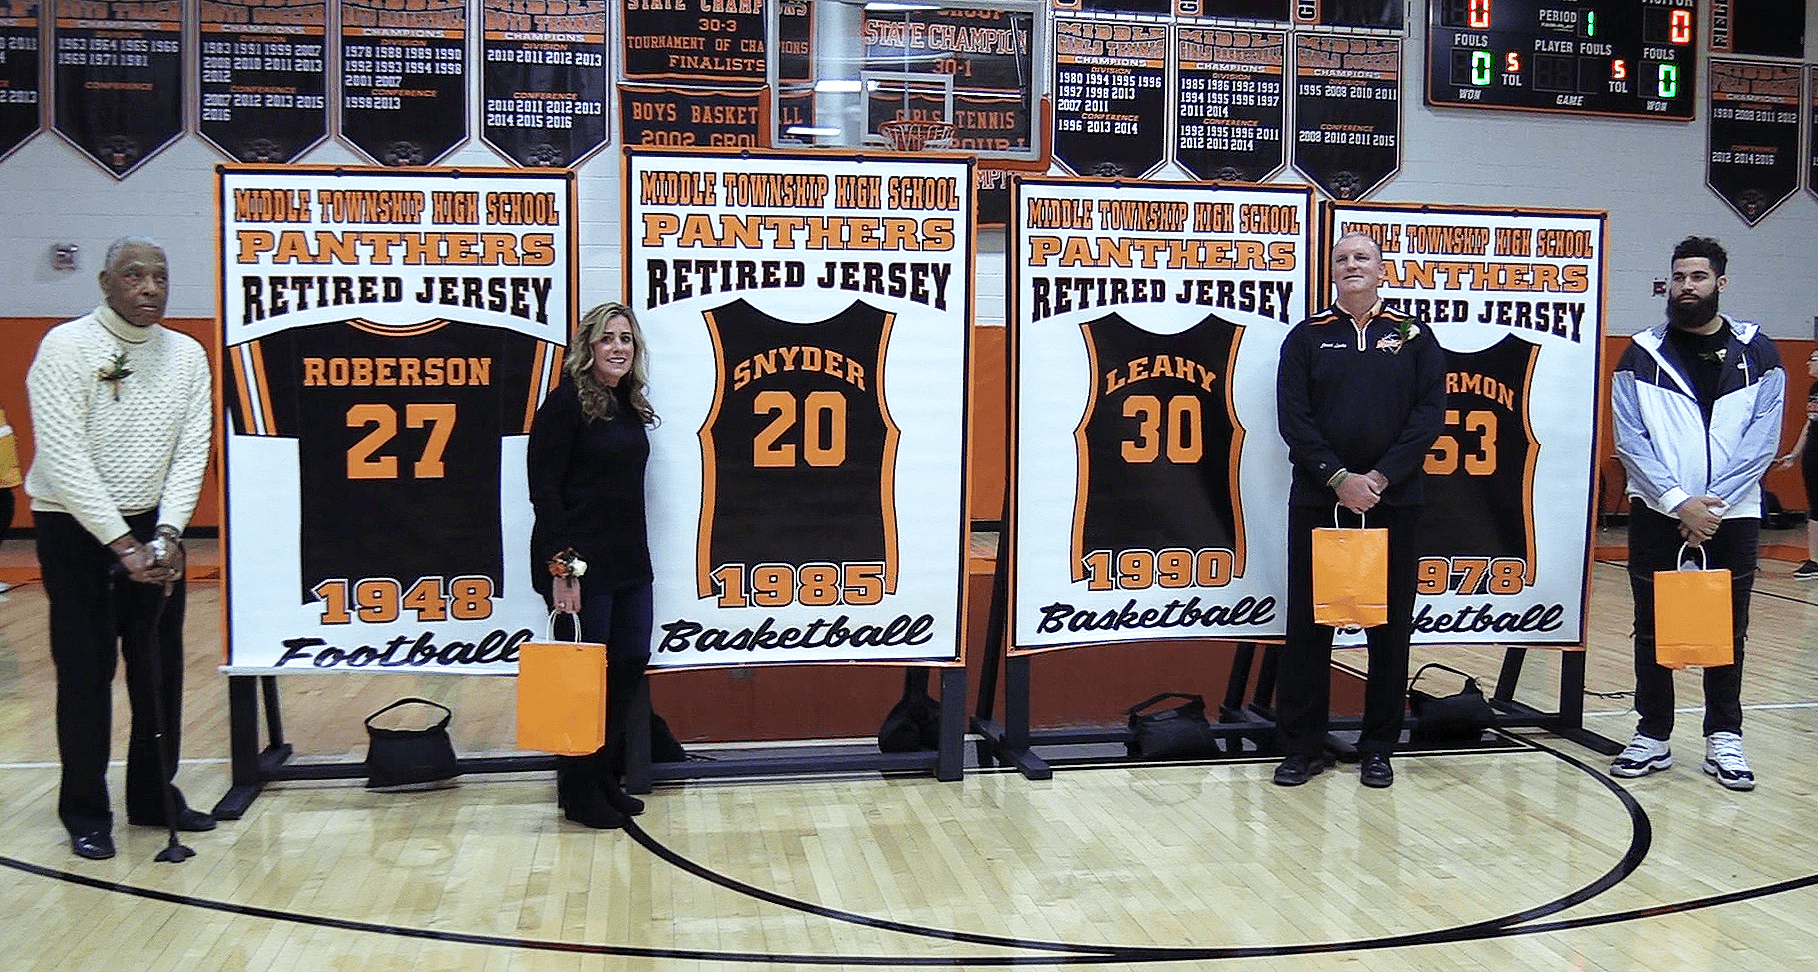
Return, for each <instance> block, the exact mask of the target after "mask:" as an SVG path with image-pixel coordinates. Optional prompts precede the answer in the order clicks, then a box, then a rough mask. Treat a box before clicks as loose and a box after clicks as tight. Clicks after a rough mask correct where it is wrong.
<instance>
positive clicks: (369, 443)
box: [347, 402, 455, 479]
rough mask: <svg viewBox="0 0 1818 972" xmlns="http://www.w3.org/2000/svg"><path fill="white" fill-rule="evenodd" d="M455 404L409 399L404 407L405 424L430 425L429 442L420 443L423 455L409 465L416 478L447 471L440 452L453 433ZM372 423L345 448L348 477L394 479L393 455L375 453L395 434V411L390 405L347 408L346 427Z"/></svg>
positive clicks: (439, 476) (395, 458)
mask: <svg viewBox="0 0 1818 972" xmlns="http://www.w3.org/2000/svg"><path fill="white" fill-rule="evenodd" d="M454 423H455V406H454V405H453V403H450V402H411V403H410V404H408V405H405V406H404V424H405V426H407V427H409V428H413V429H420V428H422V427H424V426H425V425H427V426H429V441H427V442H425V443H423V454H422V455H421V456H419V457H417V461H416V462H414V463H412V464H411V467H410V474H411V476H412V477H414V478H416V479H441V478H442V476H443V475H444V474H445V473H446V471H447V470H446V468H445V467H444V466H443V465H442V453H443V451H444V450H446V449H447V448H448V437H449V436H450V435H452V434H454ZM366 426H371V427H372V431H370V432H368V433H366V434H365V435H363V436H361V437H360V441H358V442H356V443H354V444H353V446H352V447H350V448H349V449H348V450H347V478H348V479H396V478H398V459H397V457H396V456H375V455H374V453H376V452H378V451H379V450H380V449H381V448H383V447H384V446H385V443H387V442H390V441H391V440H392V439H393V438H394V437H395V436H396V435H397V434H398V411H397V409H395V408H392V407H391V406H390V405H353V406H350V407H349V408H348V409H347V427H348V428H350V429H358V428H363V427H366Z"/></svg>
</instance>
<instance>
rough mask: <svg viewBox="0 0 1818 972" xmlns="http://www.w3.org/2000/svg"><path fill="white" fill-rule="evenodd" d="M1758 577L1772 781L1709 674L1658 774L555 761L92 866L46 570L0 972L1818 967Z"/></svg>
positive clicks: (0, 788)
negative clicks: (65, 768)
mask: <svg viewBox="0 0 1818 972" xmlns="http://www.w3.org/2000/svg"><path fill="white" fill-rule="evenodd" d="M6 546H7V547H8V548H9V549H8V550H7V551H6V553H7V554H8V555H10V556H11V557H14V558H16V557H18V556H19V554H20V553H26V555H27V556H29V553H27V551H29V543H19V542H13V543H8V544H7V545H6ZM21 548H23V549H21ZM1764 568H1765V570H1764V576H1763V577H1762V578H1761V580H1760V581H1759V583H1758V584H1757V586H1756V595H1755V600H1754V606H1753V610H1754V620H1753V629H1752V633H1753V638H1752V639H1751V642H1750V645H1749V653H1748V662H1747V664H1748V671H1747V676H1746V677H1745V680H1744V696H1743V699H1744V702H1745V704H1746V705H1747V707H1748V721H1747V725H1746V729H1745V731H1746V734H1747V735H1746V739H1747V746H1748V755H1749V758H1750V761H1751V763H1752V764H1753V766H1754V769H1755V771H1756V773H1757V775H1758V777H1759V779H1760V786H1759V788H1758V789H1756V790H1755V791H1754V792H1753V793H1731V792H1729V791H1727V790H1724V789H1722V788H1721V787H1719V786H1717V785H1716V784H1715V783H1714V782H1712V781H1711V780H1710V779H1709V778H1707V777H1706V776H1705V775H1704V774H1703V773H1702V772H1700V770H1699V764H1700V762H1701V761H1702V755H1703V753H1702V743H1701V740H1700V739H1699V736H1698V724H1699V716H1698V712H1697V708H1696V706H1697V703H1698V701H1699V698H1700V695H1699V692H1698V689H1697V685H1696V681H1695V677H1694V676H1692V675H1689V674H1687V675H1682V676H1680V678H1679V690H1680V701H1681V704H1682V708H1681V716H1680V719H1679V726H1678V729H1677V732H1676V734H1675V738H1674V743H1675V746H1676V752H1675V756H1676V757H1677V759H1678V763H1677V765H1676V766H1674V768H1673V769H1672V770H1671V771H1669V772H1666V773H1663V774H1658V775H1655V776H1651V777H1648V778H1645V779H1641V780H1627V781H1616V780H1612V779H1610V778H1609V777H1607V776H1606V775H1605V774H1604V773H1603V770H1604V768H1605V767H1606V766H1607V763H1608V760H1607V758H1606V757H1602V756H1598V755H1596V754H1594V753H1592V752H1591V751H1589V750H1587V749H1584V748H1581V747H1579V746H1576V745H1573V744H1571V743H1567V742H1564V741H1562V740H1560V739H1558V738H1556V737H1551V736H1548V735H1546V734H1544V733H1537V732H1533V733H1525V734H1521V735H1518V736H1516V737H1514V738H1513V739H1512V740H1511V743H1510V745H1508V746H1505V747H1503V748H1502V749H1501V750H1499V751H1479V752H1453V753H1434V754H1422V755H1408V756H1404V757H1402V758H1400V759H1398V760H1397V761H1396V769H1397V780H1396V784H1395V786H1394V787H1393V788H1392V789H1389V790H1381V791H1378V790H1367V789H1364V788H1362V787H1360V786H1359V785H1358V784H1357V781H1356V771H1355V767H1348V766H1343V765H1341V766H1340V767H1338V768H1337V770H1336V771H1334V772H1329V773H1327V774H1325V775H1323V776H1320V777H1317V778H1315V779H1314V780H1313V781H1311V782H1310V783H1309V784H1308V785H1306V786H1303V787H1300V788H1298V789H1282V788H1279V787H1275V786H1273V785H1271V784H1270V782H1269V775H1270V772H1271V770H1272V768H1273V762H1272V761H1270V760H1256V761H1239V762H1219V763H1204V764H1193V763H1171V764H1151V765H1131V764H1123V763H1099V764H1096V765H1087V766H1077V767H1075V766H1066V767H1062V768H1060V769H1059V770H1058V771H1057V772H1056V773H1055V775H1054V778H1053V779H1052V780H1048V781H1044V782H1030V781H1027V780H1024V779H1023V778H1022V777H1020V776H1018V775H1016V774H1014V773H1011V772H1004V771H997V770H978V769H976V768H970V769H969V770H968V772H967V775H966V776H965V778H964V779H963V780H961V781H959V782H956V783H939V782H935V781H933V780H931V779H928V778H924V777H894V778H882V777H879V776H877V775H874V774H868V775H862V776H855V777H851V778H837V779H829V778H815V779H810V780H740V781H731V782H699V781H695V782H689V783H685V784H680V785H675V786H668V787H662V788H659V789H658V791H657V792H656V793H655V794H653V795H652V796H651V797H650V801H649V802H650V812H649V813H647V814H646V815H644V816H642V817H640V818H638V819H637V821H636V825H635V826H634V827H632V828H630V829H628V830H627V831H623V832H595V831H590V830H586V829H584V828H581V827H578V826H575V825H572V824H568V823H565V822H563V821H561V820H560V819H559V818H558V817H557V814H556V811H555V809H554V803H553V797H554V785H553V782H552V778H551V775H550V774H546V773H536V774H532V773H518V774H501V775H494V776H470V777H468V778H466V780H465V781H464V782H463V783H462V784H461V785H460V786H459V787H456V788H454V789H448V790H442V791H436V792H429V793H417V794H375V793H369V792H367V791H366V790H365V789H363V788H362V787H361V785H360V782H359V781H334V782H318V783H284V784H277V785H274V786H273V787H271V788H270V789H268V790H267V791H266V793H265V794H264V795H263V796H261V797H260V798H259V799H258V800H257V801H256V802H255V803H254V804H253V806H252V808H251V809H250V810H249V811H248V813H247V814H246V816H245V817H244V818H243V819H241V820H238V821H232V822H224V823H223V824H222V825H221V826H220V828H219V829H217V830H215V831H214V832H212V833H206V834H190V835H185V836H184V841H185V843H186V844H188V845H189V846H190V847H193V848H194V849H195V850H196V852H197V856H196V857H194V858H192V859H191V860H189V861H187V862H185V863H183V864H179V865H172V864H162V863H155V862H153V860H152V857H153V855H154V854H155V853H156V852H157V851H158V850H159V849H160V848H161V847H163V846H164V841H165V835H164V833H163V832H162V831H155V830H148V829H144V828H137V827H128V826H125V825H124V824H123V823H122V825H121V826H120V827H119V828H118V829H117V831H116V838H117V840H118V842H119V848H120V853H119V856H117V857H116V858H114V859H113V860H110V861H104V862H89V861H83V860H80V859H78V858H76V857H74V856H73V855H71V854H70V852H69V849H68V845H67V843H66V839H65V836H64V833H63V830H62V827H61V826H60V825H59V824H58V822H57V818H56V791H57V772H56V765H57V763H56V746H55V740H54V736H53V733H52V730H51V713H52V693H53V676H52V672H51V666H50V662H49V659H48V655H47V652H46V648H45V610H44V603H43V597H42V594H41V592H40V590H39V589H38V588H37V586H36V585H35V584H27V585H24V586H22V587H20V588H18V589H15V590H14V591H12V592H10V593H8V594H6V595H0V808H3V810H4V813H0V936H4V939H5V940H6V941H9V942H11V943H12V944H10V945H6V946H4V947H0V972H13V970H28V969H29V970H33V972H50V970H91V969H104V968H105V969H132V970H172V972H191V970H194V972H213V970H234V972H240V970H259V972H263V970H337V972H353V970H366V969H461V970H467V969H473V970H501V972H503V970H569V969H576V970H605V969H630V970H646V969H648V970H662V972H671V970H682V969H699V970H715V972H719V970H736V969H756V968H763V969H796V968H804V969H805V968H842V969H843V968H852V969H859V968H880V967H882V968H913V967H926V966H932V967H941V968H959V969H974V968H978V969H983V968H993V967H1000V966H1020V967H1031V968H1059V967H1065V966H1089V967H1095V968H1110V969H1151V968H1153V969H1175V968H1214V969H1226V970H1233V972H1239V970H1241V972H1252V970H1264V969H1267V970H1270V972H1277V970H1290V972H1300V970H1325V969H1347V970H1349V969H1357V970H1369V972H1375V970H1458V972H1509V970H1524V972H1525V970H1537V969H1561V970H1567V969H1569V970H1597V972H1615V970H1636V972H1640V970H1647V972H1668V970H1732V969H1733V970H1746V972H1778V970H1795V969H1798V970H1805V969H1809V968H1811V967H1812V962H1813V956H1815V955H1818V920H1814V919H1818V888H1815V887H1814V885H1818V827H1814V822H1815V821H1818V800H1815V798H1814V791H1815V789H1818V786H1815V783H1814V780H1815V779H1818V774H1815V773H1814V772H1813V769H1812V764H1813V761H1814V751H1815V746H1814V728H1813V727H1814V723H1815V722H1818V719H1815V718H1814V717H1815V716H1818V639H1815V638H1814V629H1815V628H1818V585H1813V584H1809V583H1806V584H1802V583H1801V582H1798V581H1794V580H1792V579H1791V578H1790V577H1788V576H1787V575H1788V573H1789V571H1790V569H1791V564H1790V563H1787V562H1777V561H1765V562H1764ZM191 598H192V600H191V605H192V606H191V614H190V622H191V627H190V639H191V640H190V645H191V651H190V657H191V659H192V662H191V664H190V668H189V672H188V678H189V685H188V689H187V696H188V697H187V699H186V700H185V704H184V719H185V725H184V746H183V753H184V756H185V760H184V763H183V769H182V772H181V774H180V776H179V782H180V783H181V784H182V785H183V787H184V788H185V790H186V792H187V793H188V794H189V797H190V799H191V801H192V802H193V803H194V804H196V805H197V806H201V807H208V806H210V805H212V804H213V802H214V801H215V800H216V799H217V798H218V797H219V796H220V795H221V794H222V793H223V792H224V791H225V789H226V786H227V767H226V765H225V754H226V751H227V728H226V722H225V719H226V711H227V706H226V699H225V695H226V692H225V680H224V679H223V678H221V677H220V676H219V675H218V674H217V673H216V672H215V670H214V662H215V658H216V657H217V651H218V649H217V647H216V646H217V634H216V624H217V623H218V616H219V600H218V589H217V588H216V586H215V585H213V584H211V583H199V584H196V585H195V586H194V589H193V590H192V594H191ZM1628 616H1629V599H1628V593H1627V587H1626V579H1625V577H1624V574H1623V572H1622V569H1621V567H1620V565H1619V564H1615V563H1611V562H1599V563H1598V564H1597V565H1596V567H1595V568H1594V569H1593V577H1592V618H1593V623H1592V628H1591V635H1590V646H1589V651H1590V655H1589V656H1588V664H1589V670H1590V674H1589V684H1588V686H1587V687H1588V689H1589V690H1590V691H1591V692H1595V693H1624V692H1627V691H1629V690H1630V689H1631V688H1632V685H1631V675H1630V674H1629V665H1630V663H1629V661H1628V658H1629V654H1628V648H1627V625H1628V622H1627V618H1628ZM1086 650H1092V649H1086ZM1354 654H1356V653H1341V655H1354ZM1500 657H1501V656H1500V653H1499V652H1494V651H1487V650H1473V649H1419V650H1417V652H1416V664H1418V662H1419V661H1420V660H1422V659H1442V660H1445V661H1448V662H1450V663H1453V664H1455V665H1458V666H1459V667H1463V668H1468V669H1471V670H1473V671H1476V672H1479V673H1482V674H1484V675H1488V676H1491V679H1489V680H1488V681H1493V679H1494V676H1495V674H1496V672H1497V670H1498V667H1499V661H1500ZM1038 663H1039V662H1038ZM1208 663H1209V664H1223V663H1224V660H1223V657H1222V656H1215V657H1210V658H1209V659H1208ZM1359 663H1361V661H1360V659H1359ZM1557 668H1558V665H1557V658H1556V655H1554V653H1552V652H1550V651H1542V650H1535V651H1531V652H1529V653H1528V661H1527V665H1526V668H1525V670H1524V671H1523V673H1522V676H1521V679H1522V683H1521V692H1520V697H1522V698H1523V699H1525V700H1527V701H1530V702H1532V703H1533V704H1535V705H1537V706H1540V707H1543V708H1546V709H1549V710H1550V709H1553V708H1555V707H1556V706H1555V704H1554V702H1555V700H1556V697H1557V690H1556V688H1554V677H1555V673H1556V671H1557ZM659 677H660V676H659ZM283 684H284V692H285V703H286V721H287V728H288V730H289V733H290V736H291V738H292V740H293V741H294V742H296V744H297V746H298V750H299V752H300V753H304V754H307V755H308V756H309V757H314V758H336V759H349V758H352V759H357V758H359V757H360V756H361V755H362V754H363V752H364V749H365V738H364V733H363V730H362V729H361V728H360V720H361V718H362V717H363V716H365V715H366V714H367V713H369V712H371V711H373V710H374V709H376V708H378V707H379V706H380V705H383V704H384V703H385V702H388V701H391V700H393V699H396V698H398V697H401V696H404V695H410V694H418V693H422V694H428V695H431V696H432V697H436V698H440V699H443V700H445V701H447V702H448V703H449V704H450V705H451V706H452V707H453V708H454V709H455V711H456V713H457V716H456V720H455V724H454V729H455V742H456V746H457V748H458V749H460V750H461V752H462V753H463V754H465V755H479V754H483V753H487V752H502V751H506V750H509V749H510V746H511V743H510V740H511V739H512V737H513V731H514V729H513V723H512V720H513V706H512V700H511V696H510V691H511V684H510V682H509V680H506V679H486V678H459V677H454V676H440V677H436V676H412V675H390V676H386V675H375V676H349V675H335V676H291V677H287V678H286V679H285V681H284V683H283ZM1487 687H1488V685H1486V688H1487ZM115 695H116V699H117V702H118V706H117V715H116V729H117V733H116V737H117V742H116V745H115V753H116V756H118V755H119V753H120V752H121V751H122V750H123V747H124V729H122V728H120V727H121V726H124V724H125V718H126V707H125V693H124V691H123V690H117V691H116V693H115ZM1626 704H1627V700H1626V699H1624V698H1601V697H1592V698H1589V699H1587V709H1588V710H1589V712H1590V713H1591V714H1590V715H1589V716H1588V717H1587V725H1588V726H1589V728H1591V729H1593V730H1595V731H1597V732H1600V733H1602V734H1604V735H1606V736H1609V737H1611V738H1613V739H1618V740H1623V741H1626V739H1627V737H1628V735H1629V733H1630V732H1631V730H1632V729H1633V719H1634V717H1633V713H1632V712H1629V711H1627V709H1626ZM120 773H121V770H120V766H119V764H118V763H116V765H115V767H114V778H113V785H114V787H115V802H116V804H118V802H119V787H120V786H121V780H120Z"/></svg>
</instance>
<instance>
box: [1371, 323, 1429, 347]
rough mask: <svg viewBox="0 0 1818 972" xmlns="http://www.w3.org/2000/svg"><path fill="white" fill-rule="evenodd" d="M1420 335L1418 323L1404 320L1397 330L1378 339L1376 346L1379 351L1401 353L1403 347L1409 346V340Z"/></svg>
mask: <svg viewBox="0 0 1818 972" xmlns="http://www.w3.org/2000/svg"><path fill="white" fill-rule="evenodd" d="M1419 336H1420V325H1419V324H1416V323H1414V322H1413V321H1402V322H1401V324H1400V325H1399V326H1398V327H1396V328H1395V330H1393V331H1390V332H1389V333H1387V334H1384V335H1383V336H1382V337H1380V338H1378V339H1377V341H1376V348H1377V350H1379V351H1387V352H1389V353H1390V354H1400V353H1401V349H1402V348H1405V347H1407V346H1408V344H1409V342H1411V341H1413V340H1414V339H1415V338H1417V337H1419Z"/></svg>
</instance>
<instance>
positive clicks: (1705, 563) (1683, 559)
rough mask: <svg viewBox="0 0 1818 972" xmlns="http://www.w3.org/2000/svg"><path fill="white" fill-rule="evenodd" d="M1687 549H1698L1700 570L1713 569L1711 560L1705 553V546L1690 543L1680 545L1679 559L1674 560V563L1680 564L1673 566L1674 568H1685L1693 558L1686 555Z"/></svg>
mask: <svg viewBox="0 0 1818 972" xmlns="http://www.w3.org/2000/svg"><path fill="white" fill-rule="evenodd" d="M1687 550H1696V551H1698V569H1699V570H1710V569H1711V562H1710V560H1708V559H1707V558H1706V557H1705V555H1704V547H1702V546H1698V547H1694V546H1692V545H1691V544H1689V543H1682V544H1680V545H1679V559H1678V560H1676V561H1674V563H1676V564H1678V566H1677V567H1674V568H1673V569H1674V570H1684V569H1685V565H1686V563H1687V562H1689V561H1690V560H1691V558H1690V557H1687V556H1686V555H1685V552H1686V551H1687Z"/></svg>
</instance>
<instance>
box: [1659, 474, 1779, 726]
mask: <svg viewBox="0 0 1818 972" xmlns="http://www.w3.org/2000/svg"><path fill="white" fill-rule="evenodd" d="M1760 541H1761V521H1760V520H1758V519H1755V518H1754V517H1739V518H1737V519H1733V520H1724V521H1723V523H1722V524H1721V525H1720V526H1718V527H1717V535H1716V536H1714V537H1712V538H1711V539H1709V540H1706V541H1705V542H1704V553H1705V558H1706V560H1705V566H1707V567H1712V568H1717V567H1727V568H1729V571H1730V612H1731V617H1732V620H1733V622H1734V627H1735V633H1736V663H1735V664H1734V665H1720V666H1718V667H1715V668H1706V669H1705V670H1704V734H1705V735H1707V736H1708V735H1710V734H1711V733H1713V732H1734V733H1741V732H1742V643H1743V640H1744V639H1745V638H1746V637H1747V635H1748V632H1749V594H1750V592H1752V591H1753V590H1754V589H1755V558H1756V556H1757V554H1758V553H1759V551H1760ZM1684 542H1685V538H1684V537H1681V536H1680V535H1679V519H1678V518H1677V517H1672V516H1662V515H1661V514H1659V513H1656V512H1654V511H1653V510H1651V509H1649V508H1648V506H1647V504H1645V503H1643V502H1641V501H1640V500H1631V501H1630V503H1629V589H1630V590H1632V591H1634V593H1635V713H1636V714H1637V715H1639V716H1641V722H1640V724H1639V725H1638V726H1636V731H1637V732H1639V733H1641V734H1642V735H1644V736H1647V737H1649V738H1651V739H1663V740H1664V739H1669V738H1671V737H1672V735H1673V670H1672V669H1670V668H1666V667H1664V666H1662V665H1660V664H1658V663H1656V662H1655V661H1654V572H1655V571H1657V570H1673V569H1674V568H1676V567H1677V566H1678V561H1679V545H1680V544H1682V543H1684Z"/></svg>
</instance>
